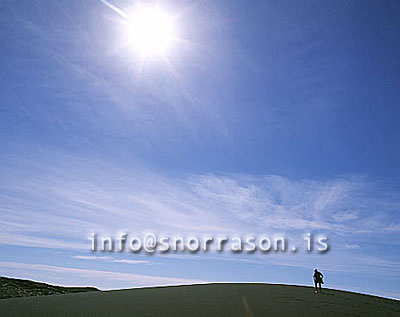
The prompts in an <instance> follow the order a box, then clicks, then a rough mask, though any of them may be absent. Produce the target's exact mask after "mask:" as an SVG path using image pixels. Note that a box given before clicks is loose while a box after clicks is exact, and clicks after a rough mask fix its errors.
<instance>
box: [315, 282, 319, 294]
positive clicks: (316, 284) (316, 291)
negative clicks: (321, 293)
mask: <svg viewBox="0 0 400 317" xmlns="http://www.w3.org/2000/svg"><path fill="white" fill-rule="evenodd" d="M314 285H315V293H318V283H317V281H314Z"/></svg>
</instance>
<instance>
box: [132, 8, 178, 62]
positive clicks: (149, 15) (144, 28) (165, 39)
mask: <svg viewBox="0 0 400 317" xmlns="http://www.w3.org/2000/svg"><path fill="white" fill-rule="evenodd" d="M126 27H127V28H128V30H127V33H128V37H129V39H128V40H129V42H130V43H131V45H132V48H133V49H134V50H135V52H137V53H139V54H141V55H142V56H149V55H150V56H154V55H165V54H166V53H167V51H168V49H169V48H170V45H171V43H172V42H173V40H174V38H175V37H176V34H175V28H174V19H173V17H172V16H170V15H168V13H167V12H165V11H163V10H162V9H161V8H159V7H148V8H146V7H144V8H143V7H142V8H137V9H136V10H135V11H133V12H132V13H131V14H129V19H128V23H127V25H126Z"/></svg>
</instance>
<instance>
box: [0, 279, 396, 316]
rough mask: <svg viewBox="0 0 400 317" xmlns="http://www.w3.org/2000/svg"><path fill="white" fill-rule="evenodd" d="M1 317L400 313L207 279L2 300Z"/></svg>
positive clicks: (357, 298)
mask: <svg viewBox="0 0 400 317" xmlns="http://www.w3.org/2000/svg"><path fill="white" fill-rule="evenodd" d="M0 315H1V316H323V317H326V316H400V302H399V301H395V300H390V299H385V298H380V297H375V296H368V295H361V294H355V293H350V292H342V291H335V290H325V292H324V293H323V294H314V292H313V289H312V288H311V287H301V286H287V285H268V284H208V285H191V286H171V287H156V288H142V289H131V290H119V291H108V292H90V293H79V294H64V295H51V296H37V297H26V298H13V299H3V300H0Z"/></svg>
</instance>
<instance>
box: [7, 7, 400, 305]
mask: <svg viewBox="0 0 400 317" xmlns="http://www.w3.org/2000/svg"><path fill="white" fill-rule="evenodd" d="M110 2H111V1H110ZM142 2H143V1H142ZM111 3H112V4H113V5H115V6H117V7H119V8H121V9H123V10H127V11H129V9H130V8H131V7H132V5H133V1H117V0H114V1H112V2H111ZM162 5H163V7H164V8H165V9H166V10H168V12H170V13H171V14H173V15H176V16H177V19H176V25H177V29H178V32H179V37H180V38H181V39H183V40H184V41H180V42H179V43H174V45H173V47H172V49H171V50H170V51H169V52H168V63H167V62H166V61H165V60H163V59H159V58H156V57H154V58H151V59H149V60H147V61H146V63H145V64H144V65H142V67H140V59H139V58H138V55H137V54H135V53H134V52H133V50H132V48H131V47H126V46H123V45H121V43H122V41H123V39H122V38H121V34H122V32H121V23H120V20H121V17H120V16H119V15H118V14H116V13H115V12H114V11H112V10H111V9H110V8H109V7H107V6H106V5H105V4H104V3H103V2H101V1H95V0H88V1H39V0H38V1H23V0H21V1H2V2H1V3H0V11H1V16H2V19H1V22H0V26H1V27H0V43H1V45H0V47H1V59H0V64H1V70H2V72H1V93H2V100H1V103H0V135H1V137H0V146H1V156H0V175H1V178H0V203H1V205H0V208H1V209H0V227H1V233H0V243H1V245H0V251H1V253H0V272H1V275H7V276H13V277H20V278H29V279H35V280H40V281H44V282H50V283H56V284H62V285H94V286H98V287H101V288H104V289H111V288H127V287H136V286H150V285H166V284H182V283H193V282H213V281H254V282H270V283H289V284H306V285H308V284H310V282H311V281H312V279H311V275H312V270H313V269H314V267H318V268H319V269H320V270H321V271H322V272H323V273H324V275H325V279H326V285H327V286H328V287H335V288H340V289H346V290H354V291H360V292H365V293H371V294H378V295H382V296H389V297H395V298H400V286H399V285H400V268H399V267H400V265H399V264H400V263H399V259H400V258H399V254H400V245H399V243H400V235H399V233H400V219H399V209H400V183H399V179H400V168H399V161H400V141H399V140H400V108H399V106H400V105H399V100H400V87H399V86H400V79H399V75H400V59H399V56H400V42H399V41H398V38H399V30H400V5H399V3H398V1H251V2H249V1H162ZM121 230H125V231H127V232H129V233H131V234H143V233H145V232H147V231H153V232H155V233H159V234H161V233H163V234H166V235H188V234H190V235H201V234H258V235H260V234H266V235H273V234H277V233H282V234H284V235H286V236H287V237H289V238H290V239H294V240H295V239H297V238H301V237H302V235H303V234H304V233H305V232H313V233H315V234H324V235H326V236H327V237H329V239H330V244H331V249H330V251H329V252H328V253H326V254H323V255H321V254H305V253H304V252H299V253H296V254H291V253H284V254H260V253H254V254H233V253H230V252H227V253H223V254H213V253H207V254H202V253H197V254H188V253H185V254H166V255H154V256H148V255H145V254H130V253H123V254H119V253H112V254H103V253H95V254H93V253H91V252H90V251H89V248H90V245H89V242H88V241H87V237H88V235H89V233H90V232H100V233H102V234H110V235H115V234H116V233H118V232H120V231H121Z"/></svg>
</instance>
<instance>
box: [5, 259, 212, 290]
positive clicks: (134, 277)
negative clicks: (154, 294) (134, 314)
mask: <svg viewBox="0 0 400 317" xmlns="http://www.w3.org/2000/svg"><path fill="white" fill-rule="evenodd" d="M0 267H1V268H8V269H13V270H27V271H40V272H53V273H64V274H69V275H71V276H74V275H75V276H81V277H85V278H94V279H97V280H99V281H100V280H104V279H106V280H111V281H122V282H124V283H131V285H132V286H162V285H182V284H195V283H204V282H205V281H201V280H195V279H184V278H173V277H163V276H151V275H143V274H133V273H125V272H115V271H101V270H88V269H81V268H72V267H64V266H55V265H45V264H29V263H20V262H0Z"/></svg>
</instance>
